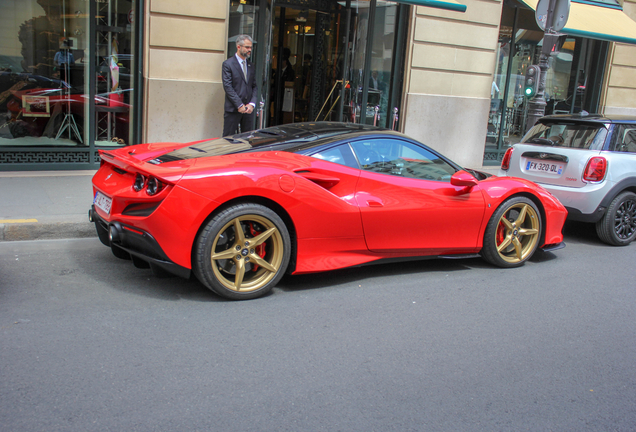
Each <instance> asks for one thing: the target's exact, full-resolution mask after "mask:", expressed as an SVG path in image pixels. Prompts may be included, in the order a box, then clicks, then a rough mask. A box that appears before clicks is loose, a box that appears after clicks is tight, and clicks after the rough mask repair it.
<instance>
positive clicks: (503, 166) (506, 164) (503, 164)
mask: <svg viewBox="0 0 636 432" xmlns="http://www.w3.org/2000/svg"><path fill="white" fill-rule="evenodd" d="M510 158H512V147H510V148H509V149H508V150H506V154H504V157H503V159H502V160H501V169H502V170H504V171H508V169H509V168H510Z"/></svg>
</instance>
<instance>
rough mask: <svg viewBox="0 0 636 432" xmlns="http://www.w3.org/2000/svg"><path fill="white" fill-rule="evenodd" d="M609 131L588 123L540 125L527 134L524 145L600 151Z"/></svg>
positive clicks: (601, 126)
mask: <svg viewBox="0 0 636 432" xmlns="http://www.w3.org/2000/svg"><path fill="white" fill-rule="evenodd" d="M606 136H607V129H606V128H605V127H604V126H603V125H596V124H586V123H546V124H543V123H539V124H537V125H535V126H534V127H533V128H532V129H530V131H529V132H528V133H527V134H526V136H525V137H524V139H523V141H522V142H524V143H531V144H543V145H550V146H553V147H570V148H578V149H584V150H600V149H601V148H602V147H603V143H604V142H605V137H606Z"/></svg>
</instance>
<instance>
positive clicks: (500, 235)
mask: <svg viewBox="0 0 636 432" xmlns="http://www.w3.org/2000/svg"><path fill="white" fill-rule="evenodd" d="M505 234H506V227H505V225H504V224H503V223H502V222H499V225H498V226H497V238H496V239H495V242H496V243H497V246H499V245H500V244H501V243H503V241H504V237H505Z"/></svg>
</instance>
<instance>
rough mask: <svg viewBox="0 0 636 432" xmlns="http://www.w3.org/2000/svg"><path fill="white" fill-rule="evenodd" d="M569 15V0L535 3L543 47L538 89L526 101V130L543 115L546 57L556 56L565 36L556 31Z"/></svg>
mask: <svg viewBox="0 0 636 432" xmlns="http://www.w3.org/2000/svg"><path fill="white" fill-rule="evenodd" d="M569 15H570V0H539V3H538V4H537V10H536V13H535V18H536V20H537V25H538V26H539V27H540V28H541V30H543V31H544V35H543V47H542V49H541V56H540V57H539V68H540V69H541V73H540V77H539V85H538V89H537V91H536V93H535V94H534V96H533V97H532V99H530V101H529V102H528V119H527V123H526V131H527V130H529V129H530V128H531V127H532V126H534V125H535V123H536V122H537V120H539V119H540V118H541V117H543V116H544V115H545V107H546V105H547V103H546V100H545V80H546V75H547V73H548V59H549V58H550V55H554V56H556V55H557V54H558V53H559V51H560V50H561V47H562V46H563V42H564V41H565V37H566V36H565V35H564V34H561V33H558V32H559V31H561V30H563V28H564V27H565V24H566V23H567V20H568V16H569ZM532 67H536V66H531V68H532Z"/></svg>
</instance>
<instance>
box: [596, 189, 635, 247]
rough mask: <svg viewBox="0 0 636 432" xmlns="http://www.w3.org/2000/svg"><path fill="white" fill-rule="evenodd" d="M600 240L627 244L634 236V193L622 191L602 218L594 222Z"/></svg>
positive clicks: (617, 244)
mask: <svg viewBox="0 0 636 432" xmlns="http://www.w3.org/2000/svg"><path fill="white" fill-rule="evenodd" d="M596 233H597V234H598V236H599V238H600V239H601V241H603V242H604V243H607V244H610V245H613V246H627V245H628V244H630V243H631V242H632V241H633V240H634V238H636V194H635V193H633V192H623V193H622V194H620V195H618V196H617V197H616V198H614V199H613V200H612V203H611V204H610V205H609V207H608V208H607V211H606V212H605V215H604V216H603V219H601V220H600V221H598V222H597V223H596Z"/></svg>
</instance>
